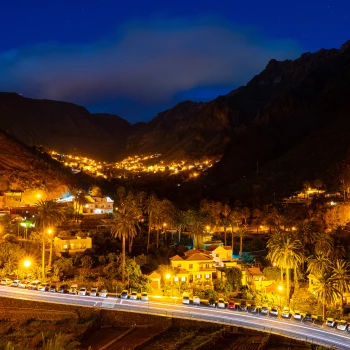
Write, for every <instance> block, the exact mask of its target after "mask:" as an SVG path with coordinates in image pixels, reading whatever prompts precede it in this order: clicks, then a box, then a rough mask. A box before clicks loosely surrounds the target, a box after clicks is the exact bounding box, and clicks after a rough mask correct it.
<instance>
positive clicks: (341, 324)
mask: <svg viewBox="0 0 350 350" xmlns="http://www.w3.org/2000/svg"><path fill="white" fill-rule="evenodd" d="M347 327H348V323H347V322H346V321H345V320H341V321H339V322H338V323H337V326H336V328H337V329H339V330H340V331H346V329H347Z"/></svg>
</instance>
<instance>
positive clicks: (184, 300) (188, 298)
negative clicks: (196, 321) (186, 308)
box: [182, 295, 190, 305]
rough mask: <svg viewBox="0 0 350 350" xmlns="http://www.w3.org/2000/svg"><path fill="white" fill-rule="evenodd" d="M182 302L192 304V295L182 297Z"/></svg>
mask: <svg viewBox="0 0 350 350" xmlns="http://www.w3.org/2000/svg"><path fill="white" fill-rule="evenodd" d="M182 304H185V305H190V297H188V296H187V295H185V296H184V297H182Z"/></svg>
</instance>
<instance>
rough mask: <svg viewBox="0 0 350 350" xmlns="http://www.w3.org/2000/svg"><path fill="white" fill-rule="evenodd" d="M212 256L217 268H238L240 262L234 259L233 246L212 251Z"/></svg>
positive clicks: (218, 247) (219, 247)
mask: <svg viewBox="0 0 350 350" xmlns="http://www.w3.org/2000/svg"><path fill="white" fill-rule="evenodd" d="M209 248H210V247H209ZM210 255H211V256H212V258H213V261H214V262H215V265H216V266H220V267H232V266H236V265H237V262H238V259H237V258H233V257H232V247H231V246H217V247H216V248H215V249H214V250H212V252H211V253H210Z"/></svg>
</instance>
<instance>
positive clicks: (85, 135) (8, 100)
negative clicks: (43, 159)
mask: <svg viewBox="0 0 350 350" xmlns="http://www.w3.org/2000/svg"><path fill="white" fill-rule="evenodd" d="M0 128H1V129H3V130H6V131H7V132H8V133H9V134H11V135H13V136H14V137H16V138H17V139H19V140H21V141H22V142H24V143H26V144H28V145H30V146H32V145H36V146H39V145H42V146H45V147H48V148H50V149H53V150H56V151H59V152H62V153H68V154H74V153H76V154H79V155H84V156H88V157H91V158H97V159H103V160H109V161H114V160H116V159H117V158H118V157H119V158H120V157H122V156H123V155H124V154H123V151H124V149H125V143H126V139H127V137H128V135H129V133H130V131H131V125H130V124H129V123H128V122H127V121H125V120H123V119H122V118H120V117H118V116H115V115H108V114H90V113H89V112H88V111H87V110H86V109H85V108H83V107H79V106H76V105H74V104H72V103H66V102H57V101H50V100H35V99H30V98H25V97H22V96H20V95H17V94H15V93H0Z"/></svg>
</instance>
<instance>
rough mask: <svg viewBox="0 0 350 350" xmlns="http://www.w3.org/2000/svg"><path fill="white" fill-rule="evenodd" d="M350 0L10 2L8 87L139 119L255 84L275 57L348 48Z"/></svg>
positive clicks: (1, 63)
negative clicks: (188, 102) (175, 105)
mask: <svg viewBox="0 0 350 350" xmlns="http://www.w3.org/2000/svg"><path fill="white" fill-rule="evenodd" d="M349 18H350V1H346V0H342V1H337V0H333V1H324V0H319V1H316V0H315V1H314V0H311V1H310V0H304V1H300V0H295V1H288V0H278V1H277V0H273V1H272V0H271V1H269V0H266V1H261V0H260V1H257V0H251V1H248V0H245V1H234V0H231V1H220V0H218V1H207V0H201V1H191V0H187V1H183V0H177V1H173V2H168V1H164V0H163V1H156V0H151V1H140V0H138V1H137V0H135V1H127V2H124V1H123V2H122V1H116V0H114V1H112V0H85V1H82V0H71V1H67V0H61V1H56V0H51V1H50V0H46V1H41V0H40V1H39V0H38V1H28V0H26V1H24V0H18V1H16V2H12V1H11V2H10V1H3V2H2V4H1V10H0V33H2V35H1V40H0V76H1V79H0V90H2V91H17V92H19V93H22V94H23V95H25V96H30V97H36V98H51V99H57V100H64V101H70V102H75V103H77V104H81V105H84V106H86V107H87V108H88V109H89V110H90V111H92V112H109V113H115V114H119V115H120V116H122V117H123V118H125V119H127V120H129V121H130V122H136V121H140V120H150V119H151V118H152V117H153V116H154V115H155V114H156V112H159V111H161V110H163V109H166V108H169V107H171V106H172V105H174V104H175V103H177V102H179V101H182V100H186V99H193V100H197V101H200V100H203V101H207V100H210V99H213V98H215V97H216V96H217V95H219V94H225V93H227V92H229V91H230V90H232V89H234V88H235V87H238V86H239V85H242V84H245V83H246V82H247V81H249V80H250V79H251V78H252V77H253V75H254V74H256V73H258V72H260V71H261V70H262V69H263V68H264V67H265V66H266V64H267V62H268V60H269V59H270V58H276V59H280V60H282V59H287V58H296V57H298V56H299V55H300V54H301V53H302V52H304V51H311V52H313V51H316V50H318V49H320V48H332V47H336V48H338V47H340V45H341V44H342V43H343V42H345V41H346V40H348V39H349V37H348V36H347V35H348V33H350V23H349Z"/></svg>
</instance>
